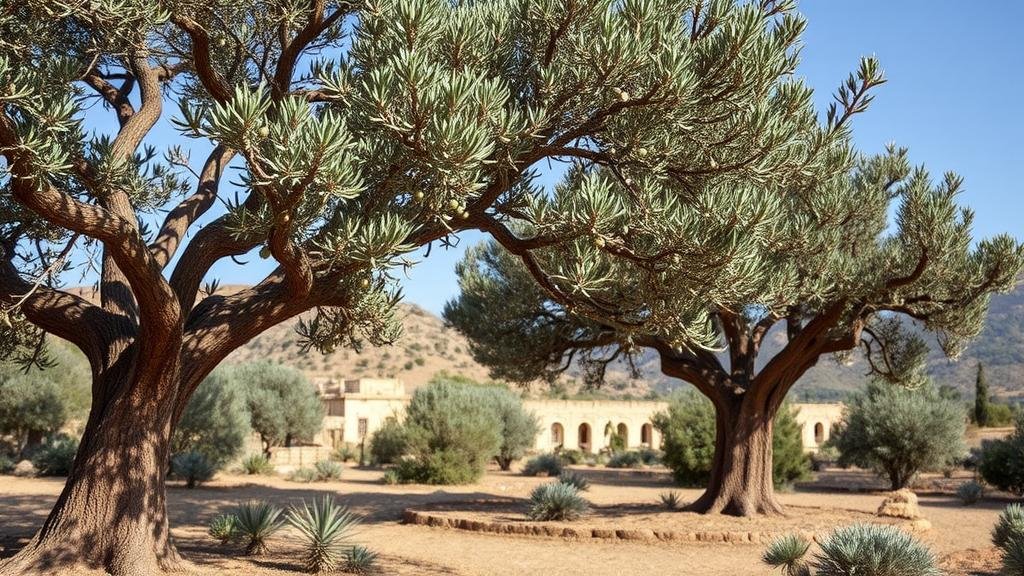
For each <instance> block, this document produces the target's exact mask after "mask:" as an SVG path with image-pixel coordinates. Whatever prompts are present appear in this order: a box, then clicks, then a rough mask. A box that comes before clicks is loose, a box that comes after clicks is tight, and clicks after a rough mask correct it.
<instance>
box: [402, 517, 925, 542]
mask: <svg viewBox="0 0 1024 576" xmlns="http://www.w3.org/2000/svg"><path fill="white" fill-rule="evenodd" d="M402 523H403V524H410V525H414V526H430V527H434V528H451V529H454V530H466V531H469V532H484V533H491V534H507V535H516V536H542V537H546V538H572V539H576V540H586V539H597V540H624V541H630V542H715V543H730V544H767V543H769V542H771V541H772V540H773V539H775V538H777V537H779V536H781V535H783V534H789V533H791V532H789V531H782V532H745V531H697V532H685V531H678V530H652V529H649V528H633V529H628V530H616V529H613V528H588V527H585V526H580V527H573V526H553V525H550V524H543V523H531V522H515V523H513V522H488V521H484V520H470V519H468V518H453V517H449V516H443V515H440V514H431V513H430V512H425V511H422V510H413V509H412V508H406V509H405V510H404V511H403V512H402ZM894 525H895V526H897V527H899V528H901V529H903V530H906V531H908V532H924V531H927V530H930V529H931V523H930V522H928V521H927V520H923V519H919V520H910V521H906V522H901V523H898V524H894ZM797 533H798V534H800V535H801V536H803V537H804V538H807V539H809V540H814V541H816V542H817V541H820V538H821V536H822V535H823V534H816V533H812V532H809V531H806V530H801V531H797Z"/></svg>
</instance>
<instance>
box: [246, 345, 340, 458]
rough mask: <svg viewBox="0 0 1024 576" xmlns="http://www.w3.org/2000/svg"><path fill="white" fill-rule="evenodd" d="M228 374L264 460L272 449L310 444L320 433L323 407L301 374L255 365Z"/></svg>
mask: <svg viewBox="0 0 1024 576" xmlns="http://www.w3.org/2000/svg"><path fill="white" fill-rule="evenodd" d="M231 372H232V377H234V378H235V379H236V380H237V381H238V383H239V386H240V387H241V388H242V390H243V394H244V397H245V402H246V404H247V406H248V411H249V419H250V425H251V426H252V430H253V431H254V432H256V433H257V434H259V436H260V441H261V442H262V443H263V453H264V454H265V455H266V456H268V457H269V456H270V449H271V448H273V447H275V446H291V445H292V443H293V442H295V441H299V440H310V439H312V437H313V436H314V435H315V434H316V433H317V432H319V431H320V428H321V426H322V425H323V421H324V407H323V404H322V403H321V402H320V397H319V396H318V395H317V391H316V388H315V387H314V386H313V384H312V383H310V382H309V380H307V379H306V376H305V375H304V374H303V373H302V372H301V371H299V370H297V369H295V368H291V367H289V366H284V365H281V364H273V363H270V362H255V363H252V364H244V365H241V366H236V367H233V368H232V370H231Z"/></svg>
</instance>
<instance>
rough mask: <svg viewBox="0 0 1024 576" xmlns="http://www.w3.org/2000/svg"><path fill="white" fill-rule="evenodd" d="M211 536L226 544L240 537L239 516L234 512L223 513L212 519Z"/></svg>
mask: <svg viewBox="0 0 1024 576" xmlns="http://www.w3.org/2000/svg"><path fill="white" fill-rule="evenodd" d="M208 532H209V534H210V536H211V537H212V538H214V539H215V540H217V541H219V542H220V543H221V545H226V544H228V543H230V542H231V541H232V540H234V539H235V538H237V537H238V518H237V517H235V515H234V514H222V515H220V516H217V517H216V518H214V519H213V520H211V521H210V528H209V530H208Z"/></svg>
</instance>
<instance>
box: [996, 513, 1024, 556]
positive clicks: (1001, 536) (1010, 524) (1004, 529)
mask: <svg viewBox="0 0 1024 576" xmlns="http://www.w3.org/2000/svg"><path fill="white" fill-rule="evenodd" d="M1013 539H1024V506H1021V505H1020V504H1010V505H1009V506H1007V507H1006V508H1005V509H1004V510H1003V511H1002V513H1000V514H999V520H997V521H996V525H995V527H994V528H993V529H992V543H993V544H995V545H996V547H997V548H1002V547H1004V546H1006V543H1007V542H1009V541H1010V540H1013Z"/></svg>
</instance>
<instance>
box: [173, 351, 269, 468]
mask: <svg viewBox="0 0 1024 576" xmlns="http://www.w3.org/2000/svg"><path fill="white" fill-rule="evenodd" d="M251 432H252V429H251V428H250V426H249V414H248V412H247V411H246V405H245V390H244V388H243V387H242V386H241V384H240V382H239V381H238V379H237V378H235V376H234V374H233V371H232V370H230V369H226V368H221V369H218V370H215V371H214V372H213V373H212V374H210V375H209V376H207V377H206V379H205V380H203V382H202V383H200V384H199V386H198V387H197V388H196V390H195V392H193V394H192V397H191V398H190V399H189V402H188V404H187V405H186V406H185V411H184V412H183V413H182V415H181V420H180V421H179V422H178V425H177V426H176V427H175V429H174V436H173V437H172V438H171V453H174V454H177V453H182V452H198V453H200V454H202V455H203V456H204V457H205V458H206V460H207V461H208V462H209V463H210V464H212V465H213V466H214V467H215V468H217V469H220V468H222V467H223V466H224V465H225V464H227V463H228V462H230V461H231V460H233V459H234V458H236V457H237V456H238V455H239V454H240V453H241V451H242V447H243V446H244V445H245V440H246V438H247V437H248V436H249V434H250V433H251Z"/></svg>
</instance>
